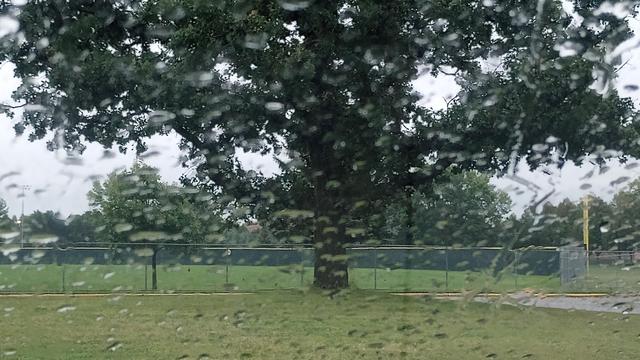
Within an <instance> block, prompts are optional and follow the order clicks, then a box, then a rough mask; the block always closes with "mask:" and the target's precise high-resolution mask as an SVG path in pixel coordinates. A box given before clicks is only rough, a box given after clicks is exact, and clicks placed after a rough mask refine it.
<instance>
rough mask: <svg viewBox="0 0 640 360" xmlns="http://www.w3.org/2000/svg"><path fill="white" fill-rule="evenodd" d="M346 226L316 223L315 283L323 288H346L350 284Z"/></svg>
mask: <svg viewBox="0 0 640 360" xmlns="http://www.w3.org/2000/svg"><path fill="white" fill-rule="evenodd" d="M344 230H345V229H344V226H342V225H339V224H335V223H334V224H331V223H329V224H327V223H325V224H322V225H316V228H315V264H314V269H313V284H314V285H315V286H316V287H318V288H321V289H344V288H347V287H348V286H349V269H348V261H347V247H346V245H347V243H346V241H345V235H344V234H345V231H344Z"/></svg>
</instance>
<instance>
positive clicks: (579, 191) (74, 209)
mask: <svg viewBox="0 0 640 360" xmlns="http://www.w3.org/2000/svg"><path fill="white" fill-rule="evenodd" d="M632 25H634V27H637V25H639V23H638V22H637V20H635V19H633V20H632ZM10 26H11V24H10V23H7V22H6V21H2V19H0V34H2V32H3V31H9V30H11V29H10ZM7 29H8V30H7ZM638 42H640V37H636V38H634V39H632V40H630V41H628V42H627V43H626V44H625V45H624V46H625V47H624V49H625V52H624V54H623V58H624V60H623V62H624V61H626V60H630V61H629V63H628V64H627V65H626V66H625V67H624V68H622V69H621V71H620V72H619V78H618V81H617V83H616V87H617V88H618V89H619V91H620V92H621V93H622V94H623V95H625V96H631V97H632V98H633V99H634V101H635V103H636V106H637V104H638V103H640V102H639V100H640V96H638V94H635V93H633V92H630V91H629V90H626V89H625V88H624V85H628V84H634V85H640V84H638V81H639V79H640V77H639V75H640V52H639V50H638ZM18 85H19V81H18V80H17V79H15V78H14V77H13V65H12V64H2V65H0V103H11V99H10V95H11V92H12V91H13V90H14V89H15V88H16V87H17V86H18ZM415 87H416V89H417V90H418V91H420V92H421V93H422V94H423V96H424V98H423V100H422V103H423V104H425V105H428V106H432V107H442V106H443V105H444V104H445V101H446V100H445V99H448V98H450V97H452V96H454V95H455V93H456V92H457V85H456V84H455V82H454V79H453V78H452V77H451V76H445V75H443V76H440V77H438V78H433V77H430V76H424V77H422V78H420V79H418V80H417V81H416V82H415ZM13 123H14V121H12V120H10V119H8V118H6V117H3V116H0V198H2V199H4V200H5V201H6V202H7V203H8V205H9V209H10V213H11V214H14V215H19V214H20V208H21V200H22V199H21V196H20V194H21V192H22V186H23V185H29V186H30V189H29V190H27V192H26V196H25V198H24V203H25V213H31V212H32V211H34V210H43V211H44V210H53V211H59V212H60V213H61V214H63V215H69V214H77V213H82V212H84V211H86V210H87V209H88V202H87V198H86V193H87V192H88V191H89V190H90V188H91V184H92V181H93V179H96V178H104V176H106V175H107V174H108V173H110V172H111V171H113V170H115V169H119V168H123V167H126V166H130V165H131V164H132V162H133V161H134V159H135V155H134V153H133V152H129V153H128V154H120V153H118V154H117V156H115V157H112V158H104V157H103V152H104V149H103V148H102V147H101V146H99V145H96V144H89V145H88V147H87V150H86V152H85V153H84V154H82V156H81V159H82V163H81V164H70V163H69V162H68V161H66V160H67V154H66V153H64V152H62V151H58V152H50V151H48V150H47V149H46V144H45V141H36V142H29V141H28V140H27V139H26V138H25V137H16V136H15V133H14V131H13V129H12V126H13ZM149 144H150V150H151V151H157V152H158V153H159V155H156V156H150V157H148V158H146V159H145V161H146V162H147V163H148V164H150V165H152V166H155V167H158V168H159V169H160V174H161V175H162V177H163V178H164V179H165V180H166V181H169V182H175V181H178V179H179V177H180V175H181V174H182V173H183V172H184V169H183V168H181V167H180V164H179V161H178V157H179V155H180V153H179V149H178V146H177V144H178V138H177V137H176V136H168V137H154V138H152V139H151V140H150V141H149ZM114 152H116V153H117V151H114ZM241 160H242V161H243V164H244V165H245V166H246V167H249V168H254V169H260V170H262V171H263V172H264V173H266V174H272V173H273V172H274V171H276V166H275V164H274V162H273V161H272V160H270V159H269V158H264V157H260V156H258V155H254V154H247V155H244V156H242V157H241ZM609 165H610V166H609V170H608V171H606V172H605V173H603V174H600V173H599V171H598V169H596V170H595V175H594V176H591V177H589V178H588V179H583V178H584V177H585V175H586V174H587V173H589V172H590V171H592V170H594V169H595V166H594V165H584V166H582V167H580V168H579V167H576V166H575V165H573V164H569V165H567V166H565V167H564V168H563V169H562V170H557V169H554V168H550V169H547V172H549V173H550V174H545V173H543V172H541V171H536V172H530V171H528V170H527V169H526V168H525V167H520V168H519V169H518V171H517V173H516V176H511V177H503V178H495V179H492V182H493V183H494V184H495V185H496V186H497V187H498V188H500V189H503V190H505V191H507V193H509V195H510V196H511V197H512V199H513V200H514V203H515V211H516V212H520V211H521V209H522V208H523V207H525V206H527V205H528V204H531V203H534V202H536V201H537V200H538V199H541V198H542V197H543V196H545V195H546V194H548V193H550V192H552V191H553V192H554V193H553V195H552V196H551V197H549V199H548V200H549V201H552V202H554V203H556V202H558V201H560V200H562V199H564V198H566V197H568V198H570V199H572V200H578V199H579V198H580V197H581V196H583V195H585V194H587V193H593V194H596V195H598V196H601V197H603V198H605V199H610V198H611V197H612V196H613V194H615V192H617V191H619V190H620V189H621V188H623V187H624V186H625V185H626V184H627V183H628V181H623V182H617V180H620V178H621V177H623V176H624V177H628V178H629V180H632V179H634V178H636V177H638V176H640V167H638V168H635V169H631V170H630V169H625V168H624V167H623V166H620V165H618V164H616V163H610V164H609ZM615 182H617V183H615ZM612 183H615V184H612ZM584 184H588V186H587V185H584ZM581 187H582V188H581ZM587 187H588V188H587Z"/></svg>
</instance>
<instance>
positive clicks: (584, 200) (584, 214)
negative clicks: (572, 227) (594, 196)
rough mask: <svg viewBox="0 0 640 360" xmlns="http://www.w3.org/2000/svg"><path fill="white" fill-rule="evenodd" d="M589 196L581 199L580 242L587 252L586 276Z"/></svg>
mask: <svg viewBox="0 0 640 360" xmlns="http://www.w3.org/2000/svg"><path fill="white" fill-rule="evenodd" d="M590 200H591V199H590V198H589V195H587V196H585V197H583V198H582V242H583V243H584V249H585V250H586V251H587V274H588V273H589V201H590Z"/></svg>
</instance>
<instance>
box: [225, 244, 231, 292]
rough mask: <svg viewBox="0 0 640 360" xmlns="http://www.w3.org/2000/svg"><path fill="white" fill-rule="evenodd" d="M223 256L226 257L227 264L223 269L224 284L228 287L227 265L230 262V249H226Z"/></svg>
mask: <svg viewBox="0 0 640 360" xmlns="http://www.w3.org/2000/svg"><path fill="white" fill-rule="evenodd" d="M225 255H227V264H226V266H225V268H224V283H225V285H228V284H229V263H230V262H231V249H229V248H227V251H226V252H225Z"/></svg>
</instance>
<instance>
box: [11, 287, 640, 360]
mask: <svg viewBox="0 0 640 360" xmlns="http://www.w3.org/2000/svg"><path fill="white" fill-rule="evenodd" d="M0 311H1V312H2V316H3V317H2V326H0V357H2V358H12V359H267V360H268V359H445V360H446V359H456V360H458V359H487V358H496V359H607V360H608V359H618V360H623V359H638V354H639V351H640V316H634V315H621V314H613V313H589V312H581V311H571V312H569V311H565V310H551V309H533V308H517V307H512V306H506V305H503V306H500V307H497V306H495V305H488V304H478V303H469V302H463V301H438V300H429V299H425V298H418V297H407V296H394V295H391V294H385V293H380V292H370V291H369V292H368V291H361V290H357V291H351V292H349V293H346V294H338V295H337V296H333V297H329V296H327V294H323V293H320V292H316V291H309V292H301V291H273V292H262V293H257V294H227V295H225V294H211V295H202V294H199V295H184V294H183V295H164V296H159V295H150V294H147V295H113V294H110V295H106V296H95V295H90V296H87V295H85V296H68V295H61V296H30V297H20V298H16V297H8V296H4V297H0Z"/></svg>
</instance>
